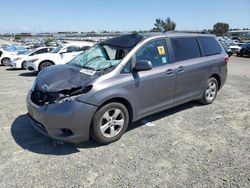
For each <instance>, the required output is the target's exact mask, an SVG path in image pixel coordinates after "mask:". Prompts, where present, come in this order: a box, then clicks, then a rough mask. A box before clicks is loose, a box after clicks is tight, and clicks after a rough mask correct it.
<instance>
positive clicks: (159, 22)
mask: <svg viewBox="0 0 250 188" xmlns="http://www.w3.org/2000/svg"><path fill="white" fill-rule="evenodd" d="M154 26H155V27H154V28H153V29H152V31H154V32H166V31H172V30H175V27H176V23H175V22H174V21H172V20H171V19H170V18H169V17H167V19H166V20H163V19H161V18H157V19H156V20H155V23H154Z"/></svg>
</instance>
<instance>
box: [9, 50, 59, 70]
mask: <svg viewBox="0 0 250 188" xmlns="http://www.w3.org/2000/svg"><path fill="white" fill-rule="evenodd" d="M53 49H55V48H54V47H40V48H36V49H35V50H32V51H28V52H26V53H25V54H21V55H17V56H15V57H13V58H12V59H11V62H10V66H11V67H12V68H17V69H27V60H28V59H29V58H30V57H33V56H34V55H37V54H44V53H48V52H51V51H52V50H53Z"/></svg>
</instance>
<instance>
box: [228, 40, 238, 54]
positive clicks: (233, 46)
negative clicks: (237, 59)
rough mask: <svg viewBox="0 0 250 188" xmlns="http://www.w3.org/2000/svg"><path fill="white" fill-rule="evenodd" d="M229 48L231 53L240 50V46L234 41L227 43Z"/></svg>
mask: <svg viewBox="0 0 250 188" xmlns="http://www.w3.org/2000/svg"><path fill="white" fill-rule="evenodd" d="M228 45H229V48H230V49H231V50H232V53H233V54H237V53H239V52H240V50H241V47H240V46H239V45H238V44H235V43H229V44H228Z"/></svg>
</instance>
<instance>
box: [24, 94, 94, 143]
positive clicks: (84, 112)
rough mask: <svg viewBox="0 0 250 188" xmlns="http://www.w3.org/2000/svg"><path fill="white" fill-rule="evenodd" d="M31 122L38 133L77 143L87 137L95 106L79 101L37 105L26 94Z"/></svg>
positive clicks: (85, 139)
mask: <svg viewBox="0 0 250 188" xmlns="http://www.w3.org/2000/svg"><path fill="white" fill-rule="evenodd" d="M27 109H28V113H29V115H30V117H31V118H30V121H31V124H32V125H33V126H34V127H35V128H36V130H38V131H39V132H40V133H42V134H44V135H46V136H49V137H51V138H54V139H57V140H62V141H65V142H72V143H79V142H83V141H87V140H88V139H89V133H90V125H91V121H92V117H93V115H94V113H95V111H96V109H97V107H96V106H94V105H90V104H86V103H82V102H79V101H67V102H63V103H55V104H48V105H44V106H38V105H36V104H34V103H33V102H32V101H31V98H30V94H29V95H28V96H27Z"/></svg>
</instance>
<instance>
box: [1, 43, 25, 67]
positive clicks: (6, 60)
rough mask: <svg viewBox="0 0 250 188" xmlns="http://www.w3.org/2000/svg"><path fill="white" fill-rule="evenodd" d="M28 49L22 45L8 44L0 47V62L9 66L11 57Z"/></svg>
mask: <svg viewBox="0 0 250 188" xmlns="http://www.w3.org/2000/svg"><path fill="white" fill-rule="evenodd" d="M27 51H28V49H27V48H25V47H23V46H16V45H10V46H5V47H4V48H1V49H0V63H1V64H2V65H4V66H9V65H10V61H11V59H13V58H14V57H16V56H17V55H20V54H24V53H26V52H27Z"/></svg>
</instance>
